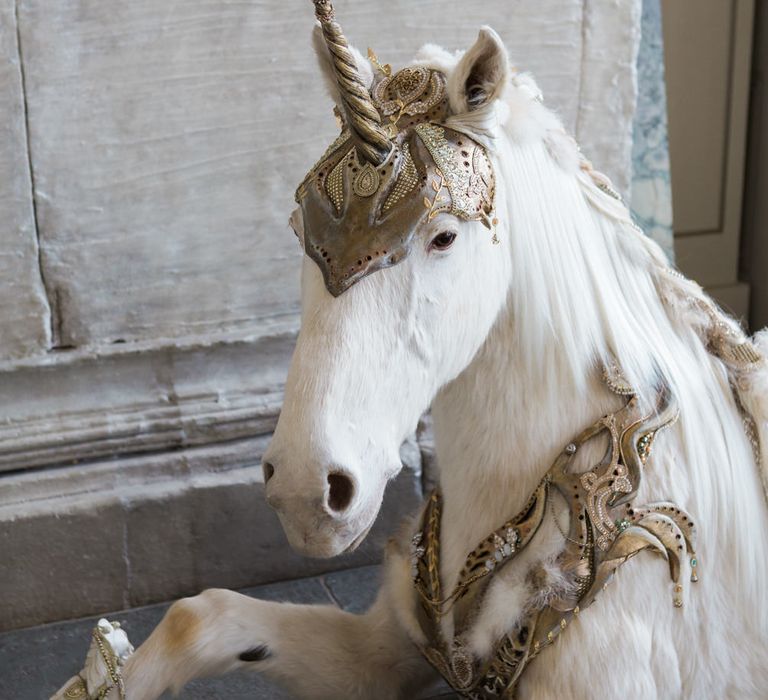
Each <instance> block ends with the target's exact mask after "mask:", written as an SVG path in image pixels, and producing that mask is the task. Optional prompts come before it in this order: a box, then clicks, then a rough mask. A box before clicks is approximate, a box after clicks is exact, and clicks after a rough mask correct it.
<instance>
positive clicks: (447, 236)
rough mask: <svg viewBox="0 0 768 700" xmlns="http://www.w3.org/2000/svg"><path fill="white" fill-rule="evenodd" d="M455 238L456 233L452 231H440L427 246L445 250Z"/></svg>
mask: <svg viewBox="0 0 768 700" xmlns="http://www.w3.org/2000/svg"><path fill="white" fill-rule="evenodd" d="M455 240H456V234H455V233H454V232H453V231H442V232H441V233H438V234H437V235H436V236H435V237H434V238H433V239H432V242H431V243H430V244H429V247H430V248H432V249H434V250H447V249H448V248H450V247H451V246H452V245H453V242H454V241H455Z"/></svg>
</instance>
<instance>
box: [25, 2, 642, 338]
mask: <svg viewBox="0 0 768 700" xmlns="http://www.w3.org/2000/svg"><path fill="white" fill-rule="evenodd" d="M636 4H637V0H622V2H618V3H611V17H610V18H608V19H609V20H610V21H603V20H602V19H601V17H602V14H603V10H602V9H601V7H602V3H594V2H587V0H519V1H518V2H514V3H506V2H494V3H487V2H480V1H479V0H473V1H469V2H463V3H454V4H452V5H451V6H450V8H449V9H447V8H446V5H445V3H444V2H437V1H436V0H429V1H426V2H419V3H412V2H407V1H406V0H398V1H397V2H389V3H385V4H381V3H375V4H374V3H372V2H352V1H351V0H338V2H337V3H336V6H337V13H338V15H339V17H340V18H341V19H343V23H344V26H345V29H346V32H347V34H348V35H349V36H350V37H351V39H352V40H353V42H354V43H356V44H358V45H359V46H360V47H361V48H362V49H363V50H364V49H365V48H366V47H367V46H368V45H371V46H373V47H374V48H375V49H376V51H377V52H378V54H379V56H380V57H381V58H382V59H383V60H385V61H388V62H390V63H392V64H393V65H401V64H403V63H406V62H408V61H410V59H411V58H412V57H413V55H414V53H415V51H416V50H417V49H418V48H419V47H420V46H421V45H422V44H424V43H426V42H430V41H431V42H437V43H440V44H442V45H444V46H445V47H447V48H449V49H452V50H453V49H459V48H466V47H467V46H469V45H470V44H471V43H472V42H473V41H474V39H475V37H476V36H477V31H478V29H479V27H480V26H481V25H483V24H490V25H491V26H493V27H494V28H495V29H496V30H497V31H498V32H499V33H500V34H501V36H502V38H503V39H504V40H505V42H506V43H507V45H508V46H509V48H510V52H511V55H512V58H513V61H514V62H516V64H517V65H518V67H519V68H520V69H522V70H530V71H531V72H532V73H533V74H534V75H535V76H536V78H537V80H538V81H539V83H540V85H541V87H542V88H543V90H544V95H545V99H546V100H547V102H548V103H549V104H551V105H552V106H554V107H555V108H557V110H558V111H559V112H560V113H561V115H562V116H563V118H564V121H565V123H566V126H567V128H568V129H570V130H572V131H576V132H577V136H578V138H579V139H580V140H581V141H582V145H583V146H584V150H585V152H587V153H588V154H589V155H590V156H591V158H592V159H593V161H594V162H595V164H596V165H597V166H598V167H600V168H601V169H602V170H604V171H606V172H607V173H609V174H610V175H611V176H612V177H614V178H615V179H616V180H617V184H618V185H619V187H620V188H625V187H626V184H627V182H628V177H627V175H628V166H629V162H628V153H629V149H628V140H627V139H628V134H629V125H630V124H631V116H632V114H631V113H632V108H633V101H632V100H633V82H632V81H633V70H634V68H633V65H632V64H631V61H629V60H627V56H629V54H631V53H632V51H633V43H632V42H633V41H634V38H635V37H633V36H632V32H631V31H629V32H626V31H624V32H620V33H619V34H618V35H615V31H614V29H615V27H616V26H623V24H627V23H629V24H631V23H632V21H633V16H632V13H633V12H634V11H635V9H634V8H635V6H636ZM598 5H599V6H598ZM374 9H375V11H374ZM447 12H449V13H450V16H448V15H447V14H446V13H447ZM19 16H20V29H21V37H22V41H23V45H24V46H25V70H26V75H27V81H26V82H27V100H28V105H29V123H30V141H31V153H32V159H33V164H34V169H35V174H36V178H35V192H36V199H37V210H38V222H39V228H40V240H41V242H42V246H43V252H44V256H43V267H44V271H45V277H46V281H47V283H48V287H49V289H50V292H51V299H52V304H53V306H54V318H55V320H56V323H55V324H54V325H55V331H56V335H57V342H58V343H59V344H62V345H74V346H82V345H89V344H104V343H111V342H118V341H129V342H130V341H134V340H143V341H157V342H162V341H165V340H168V339H171V340H173V339H175V338H180V337H185V336H194V335H207V334H211V333H219V332H231V331H242V330H246V331H247V330H248V329H249V328H250V327H251V325H252V324H253V323H254V322H255V320H256V319H258V318H260V317H261V318H263V317H265V316H274V315H281V314H286V313H292V312H295V311H296V309H297V305H298V263H299V257H300V256H299V250H298V246H297V244H296V241H295V239H294V237H293V235H292V234H291V233H290V231H289V229H288V226H287V219H288V215H289V213H290V211H291V209H292V206H293V202H292V193H293V190H294V187H295V185H296V184H297V183H298V181H299V179H300V178H301V177H302V176H303V174H304V173H305V172H306V170H307V168H308V166H309V165H311V163H312V162H314V160H315V159H316V158H317V156H318V155H319V154H320V153H322V151H323V149H324V147H325V146H326V145H327V143H328V142H329V141H330V140H331V139H332V138H333V136H334V135H335V132H336V127H335V124H334V119H333V117H332V114H331V104H330V101H329V99H328V98H327V97H326V96H325V95H324V90H323V86H322V84H321V81H320V80H319V78H318V72H317V70H316V67H315V58H314V56H313V52H312V49H311V47H310V42H309V34H310V31H311V28H312V26H313V18H312V5H311V3H310V2H309V1H308V0H307V1H306V2H291V3H282V2H267V3H239V4H223V5H215V6H213V5H211V4H210V3H206V2H202V1H201V0H190V1H189V2H184V3H170V2H167V1H157V0H152V1H151V2H150V1H149V0H137V1H136V2H130V3H126V2H120V1H118V0H60V1H59V2H56V3H49V2H45V1H44V0H19ZM587 28H589V31H586V29H587ZM585 42H587V43H586V44H585ZM601 46H602V47H605V48H604V49H601V51H603V50H604V51H606V52H607V51H609V50H619V51H620V52H622V56H623V54H627V56H624V57H623V58H622V59H621V61H620V63H619V64H617V65H616V66H615V71H613V72H611V73H610V75H607V74H605V72H604V71H602V72H599V71H597V67H599V65H600V62H601V60H602V57H603V54H601V53H599V52H597V53H596V51H597V47H601ZM606 55H607V54H606ZM585 71H588V72H589V73H590V74H594V77H593V78H590V80H589V81H583V80H582V77H583V75H584V73H585ZM617 84H618V85H619V86H620V88H619V89H618V92H617V96H616V100H612V105H611V109H610V110H605V109H602V108H601V106H600V105H601V103H602V100H603V99H604V96H605V94H606V92H609V91H614V92H615V91H616V90H617V88H616V85H617ZM582 87H584V88H585V90H582ZM612 94H613V92H612ZM614 102H615V103H616V104H614ZM614 107H615V108H614ZM580 115H585V116H584V118H582V117H581V116H580ZM609 131H610V133H611V137H610V138H609V139H606V138H605V134H606V133H608V132H609Z"/></svg>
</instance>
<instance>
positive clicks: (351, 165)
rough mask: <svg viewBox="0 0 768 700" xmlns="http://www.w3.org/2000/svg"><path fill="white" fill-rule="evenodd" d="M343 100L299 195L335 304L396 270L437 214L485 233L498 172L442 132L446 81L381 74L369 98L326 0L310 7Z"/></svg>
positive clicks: (418, 70)
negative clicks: (334, 131)
mask: <svg viewBox="0 0 768 700" xmlns="http://www.w3.org/2000/svg"><path fill="white" fill-rule="evenodd" d="M314 4H315V13H316V16H317V19H318V20H319V22H320V26H321V28H322V30H323V36H324V38H325V41H326V44H327V47H328V51H329V55H330V59H331V66H332V68H333V71H334V74H335V76H336V81H337V84H338V87H339V92H340V95H341V105H339V107H340V114H341V117H342V121H343V127H342V131H341V134H340V135H339V136H338V138H337V139H336V140H335V141H334V142H333V143H332V144H331V145H330V147H329V148H328V149H327V150H326V152H325V154H324V155H323V156H322V157H321V158H320V160H319V161H318V162H317V163H316V164H315V166H314V167H313V168H312V169H311V170H310V171H309V173H308V174H307V176H306V177H305V178H304V181H303V182H302V183H301V185H299V188H298V189H297V191H296V201H297V202H298V203H299V204H300V205H301V207H302V213H303V216H304V243H305V249H306V252H307V254H308V255H309V256H310V257H311V258H312V259H313V260H314V261H315V262H316V263H317V264H318V265H319V267H320V269H321V270H322V272H323V278H324V280H325V284H326V287H327V288H328V290H329V291H330V292H331V294H333V295H334V296H338V295H339V294H341V293H342V292H343V291H345V290H346V289H348V288H349V287H350V286H352V285H353V284H354V283H355V282H357V281H358V280H360V279H362V278H363V277H365V276H366V275H368V274H370V273H371V272H374V271H376V270H380V269H382V268H385V267H390V266H392V265H395V264H397V263H398V262H400V261H401V260H402V259H403V258H405V256H406V255H408V252H409V251H410V248H411V244H412V240H413V237H414V235H415V233H416V231H417V230H418V227H419V225H420V224H422V223H423V222H425V221H429V220H431V219H433V218H434V217H435V216H437V215H438V214H439V213H441V212H446V213H449V214H452V215H454V216H457V217H459V218H462V219H465V220H470V221H473V220H476V221H482V222H484V223H485V224H486V225H488V226H489V227H490V220H491V219H490V217H491V212H492V211H493V200H494V187H495V185H494V174H493V168H492V166H491V162H490V160H489V158H488V155H487V153H486V151H485V149H484V148H483V146H481V145H480V144H479V143H477V142H476V141H474V140H473V139H471V138H470V137H468V136H467V135H465V134H463V133H460V132H458V131H456V130H454V129H451V128H449V127H448V126H446V125H445V123H444V122H445V120H446V117H447V116H448V115H449V106H448V99H447V95H446V78H445V75H444V74H443V73H441V72H440V71H437V70H433V69H431V68H426V67H424V66H412V67H408V68H404V69H403V70H400V71H398V72H396V73H394V74H392V72H391V69H390V68H389V66H381V65H380V64H379V63H378V60H377V59H376V58H375V56H374V55H373V53H372V52H369V56H370V57H371V60H372V61H373V63H374V65H375V66H376V67H377V68H378V69H379V73H380V75H378V76H377V78H378V80H377V81H375V84H374V86H373V88H372V92H369V90H368V87H366V85H365V84H364V83H363V80H362V78H361V77H360V74H359V71H358V68H357V64H356V61H355V57H354V55H353V53H352V52H351V51H350V49H349V45H348V44H347V41H346V39H345V38H344V35H343V34H342V32H341V28H340V27H339V25H338V23H337V22H336V20H335V17H334V13H333V7H332V6H331V4H330V2H328V1H327V0H314Z"/></svg>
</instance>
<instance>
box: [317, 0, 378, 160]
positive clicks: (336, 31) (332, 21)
mask: <svg viewBox="0 0 768 700" xmlns="http://www.w3.org/2000/svg"><path fill="white" fill-rule="evenodd" d="M313 2H314V4H315V16H316V17H317V19H318V20H319V22H320V26H321V28H322V30H323V36H324V37H325V43H326V44H327V46H328V51H329V52H330V55H331V63H332V64H333V69H334V73H335V74H336V82H337V83H338V85H339V92H340V94H341V100H342V103H343V107H344V113H345V114H346V117H347V125H348V127H349V129H350V131H351V132H352V137H353V138H354V141H355V145H356V147H357V150H358V153H359V155H360V156H361V158H363V159H364V160H367V161H369V162H370V163H373V164H374V165H381V164H382V163H383V162H384V161H385V160H386V159H387V156H388V155H389V152H390V151H391V150H392V142H391V141H390V139H389V137H388V136H387V134H386V132H385V131H384V129H383V128H382V126H381V117H380V116H379V112H378V110H377V109H376V107H374V105H373V101H372V100H371V95H370V93H369V92H368V88H366V87H365V85H364V84H363V81H362V79H361V78H360V74H359V73H358V71H357V63H356V62H355V57H354V56H353V55H352V52H351V51H350V50H349V44H348V43H347V40H346V39H345V38H344V34H342V32H341V27H340V26H339V24H338V22H337V21H336V18H335V16H334V12H333V5H332V4H331V3H330V0H313Z"/></svg>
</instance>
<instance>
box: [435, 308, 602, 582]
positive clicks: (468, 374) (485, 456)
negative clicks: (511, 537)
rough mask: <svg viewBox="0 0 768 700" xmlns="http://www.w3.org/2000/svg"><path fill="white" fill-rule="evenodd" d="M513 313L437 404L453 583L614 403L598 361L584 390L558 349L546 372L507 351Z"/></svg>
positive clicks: (446, 556) (447, 565) (446, 554)
mask: <svg viewBox="0 0 768 700" xmlns="http://www.w3.org/2000/svg"><path fill="white" fill-rule="evenodd" d="M509 316H510V314H509V312H504V313H502V316H501V317H500V318H499V319H498V321H497V324H496V326H495V328H494V329H493V331H492V332H491V334H490V336H489V338H488V339H487V341H486V343H485V344H484V346H483V347H482V348H481V350H480V351H479V353H478V355H477V356H476V357H475V359H474V360H473V362H472V363H471V364H470V366H469V367H468V368H467V369H466V370H465V371H464V372H463V373H462V374H461V375H460V376H459V377H458V378H457V379H456V380H454V381H453V382H452V383H450V384H449V385H448V386H446V387H445V388H444V389H443V390H442V391H441V392H440V394H439V396H438V397H437V398H436V400H435V402H434V403H433V420H434V428H435V442H436V450H437V459H438V463H439V467H440V488H441V492H442V495H443V502H444V510H443V525H442V552H443V571H444V572H445V575H446V577H447V579H451V581H450V582H449V581H448V580H446V584H447V585H449V586H450V585H453V579H454V578H455V576H456V574H457V572H458V570H459V569H460V568H461V566H462V564H463V563H464V558H465V557H466V555H467V553H468V552H469V551H470V550H472V549H473V548H474V547H475V546H476V545H477V543H478V542H479V541H480V540H481V539H483V538H484V537H485V536H486V535H487V534H488V533H489V532H491V531H492V530H494V529H496V528H497V527H499V526H500V525H501V524H502V523H503V522H504V521H505V520H507V519H508V518H510V517H511V516H513V515H514V514H515V513H516V512H517V511H518V510H519V509H520V508H522V507H523V505H524V504H525V502H526V501H527V499H528V498H529V496H530V494H531V493H532V492H533V490H534V488H535V487H536V485H537V484H538V482H539V481H540V480H541V478H542V476H543V475H544V473H545V472H546V471H547V470H548V469H549V467H550V466H551V464H552V462H553V461H554V458H555V456H556V455H557V454H558V453H559V452H560V451H561V450H562V448H563V446H564V445H565V444H567V443H568V442H569V441H570V440H571V439H572V438H573V436H574V435H575V434H576V433H578V432H579V431H580V430H581V429H582V428H583V427H584V426H585V425H587V424H589V423H591V422H593V421H594V420H595V419H596V418H597V417H599V416H600V415H602V414H603V413H605V412H606V411H607V410H608V407H610V406H614V407H615V405H616V397H615V396H612V395H611V394H610V393H609V392H607V391H606V390H605V388H604V386H603V385H602V383H601V382H600V380H599V375H598V372H597V371H596V370H595V368H594V367H591V366H585V367H584V376H591V377H592V378H591V379H589V380H588V390H587V391H586V392H584V387H583V386H582V387H577V386H576V385H575V384H574V382H572V381H569V380H568V378H567V375H568V372H566V371H563V367H562V366H561V364H562V358H560V357H559V356H558V354H557V353H556V352H553V353H552V354H551V355H549V357H547V358H546V367H547V368H546V372H545V375H546V376H547V377H548V379H547V380H546V381H540V380H538V379H536V378H535V377H531V375H530V374H529V372H528V369H527V368H526V367H525V366H524V364H523V363H521V362H520V360H519V356H517V355H516V354H515V353H513V352H510V351H509V349H510V348H512V347H514V345H515V342H514V336H513V334H514V330H513V324H512V322H511V318H509ZM539 376H542V375H539ZM580 392H584V394H583V398H582V397H581V396H580Z"/></svg>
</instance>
